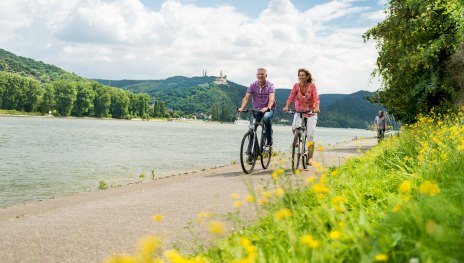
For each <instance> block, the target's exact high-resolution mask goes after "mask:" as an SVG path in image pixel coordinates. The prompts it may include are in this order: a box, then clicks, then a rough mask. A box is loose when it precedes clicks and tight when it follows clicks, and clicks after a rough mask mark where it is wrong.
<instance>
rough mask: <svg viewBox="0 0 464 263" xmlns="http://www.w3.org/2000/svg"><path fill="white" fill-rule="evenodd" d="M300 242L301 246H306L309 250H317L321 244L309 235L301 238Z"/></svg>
mask: <svg viewBox="0 0 464 263" xmlns="http://www.w3.org/2000/svg"><path fill="white" fill-rule="evenodd" d="M300 242H301V244H303V245H306V246H308V247H310V248H318V247H320V246H321V242H320V241H319V240H316V239H314V238H313V237H312V236H311V235H303V236H301V237H300Z"/></svg>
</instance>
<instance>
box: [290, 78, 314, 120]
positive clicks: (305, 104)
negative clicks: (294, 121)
mask: <svg viewBox="0 0 464 263" xmlns="http://www.w3.org/2000/svg"><path fill="white" fill-rule="evenodd" d="M293 101H295V109H296V110H297V111H305V110H308V109H309V110H314V109H316V108H318V106H319V102H320V101H319V95H318V94H317V89H316V85H314V83H313V82H311V83H310V84H309V87H308V89H307V90H306V93H305V94H303V93H302V92H301V88H300V84H299V83H295V85H293V89H292V92H290V95H289V96H288V99H287V105H290V104H292V102H293ZM312 115H314V114H308V115H307V116H312Z"/></svg>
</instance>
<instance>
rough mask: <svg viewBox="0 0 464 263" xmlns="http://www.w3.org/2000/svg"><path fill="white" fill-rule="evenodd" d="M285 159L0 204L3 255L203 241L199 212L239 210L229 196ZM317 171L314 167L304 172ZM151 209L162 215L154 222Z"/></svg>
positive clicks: (325, 154)
mask: <svg viewBox="0 0 464 263" xmlns="http://www.w3.org/2000/svg"><path fill="white" fill-rule="evenodd" d="M375 144H376V140H375V139H365V140H358V141H351V142H345V143H340V144H337V145H333V146H331V147H326V149H325V150H324V151H322V152H316V153H315V158H316V160H317V161H319V162H321V163H323V166H338V165H340V164H342V163H343V162H344V161H345V160H346V158H348V157H351V156H356V155H359V154H360V153H362V152H364V151H366V150H367V149H369V148H370V147H372V146H373V145H375ZM288 159H289V158H288V156H277V157H275V158H273V161H272V163H271V167H270V169H268V170H262V169H261V167H260V164H257V165H256V168H255V171H254V172H253V173H252V174H250V175H245V174H243V172H242V171H241V168H240V164H233V165H227V166H223V167H218V168H214V169H205V170H202V171H193V172H191V173H187V174H182V175H176V176H171V177H166V178H162V179H158V180H146V181H144V182H141V183H138V184H130V185H125V186H121V187H116V188H111V189H108V190H98V191H93V192H86V193H80V194H75V195H71V196H65V197H60V198H55V199H49V200H44V201H40V202H33V203H28V204H24V205H16V206H12V207H8V208H3V209H0V259H1V260H0V261H1V262H103V261H104V260H105V258H107V257H108V256H110V255H112V254H121V253H133V252H134V251H135V249H136V246H137V242H138V241H139V240H140V239H141V238H142V237H143V236H145V235H148V234H153V233H154V234H156V235H157V236H159V237H160V238H161V239H162V240H163V243H165V244H166V246H171V245H173V244H176V245H177V246H178V247H181V248H183V249H186V250H189V249H191V246H193V245H195V244H199V243H201V244H206V245H207V244H208V243H209V242H210V241H211V240H212V237H211V236H210V235H209V234H208V233H207V231H206V230H205V229H204V225H202V224H198V223H197V215H198V213H200V212H212V213H214V214H216V215H225V214H226V213H228V212H233V211H236V209H237V208H236V207H234V205H233V202H234V200H232V199H231V196H230V195H231V194H232V193H237V194H239V195H240V196H241V199H242V201H243V199H244V197H245V196H246V195H248V193H249V192H248V188H249V186H250V185H253V187H256V186H259V185H262V184H266V182H269V181H270V178H271V173H272V170H273V169H276V168H277V167H280V166H282V165H283V166H284V167H288V166H289V163H288V162H289V160H288ZM314 172H315V171H314V168H313V167H311V168H309V169H308V170H306V171H303V173H305V174H307V175H309V174H312V173H314ZM244 203H245V202H244ZM240 210H241V214H242V218H243V219H244V222H247V221H251V220H253V219H254V218H256V216H257V215H256V211H255V209H254V208H253V207H252V206H250V205H248V206H246V205H244V206H243V207H240ZM155 214H160V215H162V216H163V217H164V220H163V221H162V222H154V221H153V220H152V217H153V215H155ZM187 226H189V227H187ZM228 227H229V230H231V229H232V228H233V226H232V225H229V226H228ZM192 232H194V233H197V232H198V233H200V234H199V235H198V236H192V234H191V233H192ZM194 239H198V240H197V241H195V242H194V241H193V240H194Z"/></svg>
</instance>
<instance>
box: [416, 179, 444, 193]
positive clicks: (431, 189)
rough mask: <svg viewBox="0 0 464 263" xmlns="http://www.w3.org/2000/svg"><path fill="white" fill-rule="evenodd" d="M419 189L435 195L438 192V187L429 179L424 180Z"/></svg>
mask: <svg viewBox="0 0 464 263" xmlns="http://www.w3.org/2000/svg"><path fill="white" fill-rule="evenodd" d="M419 191H420V192H421V193H423V194H428V195H431V196H436V195H437V194H438V193H440V188H439V187H438V185H437V184H434V183H432V182H430V181H425V182H423V183H422V184H421V185H420V187H419Z"/></svg>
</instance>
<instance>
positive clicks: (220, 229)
mask: <svg viewBox="0 0 464 263" xmlns="http://www.w3.org/2000/svg"><path fill="white" fill-rule="evenodd" d="M208 231H209V232H210V233H212V234H215V235H222V234H224V232H225V231H226V227H225V225H224V223H223V222H221V221H211V222H210V223H209V224H208Z"/></svg>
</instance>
